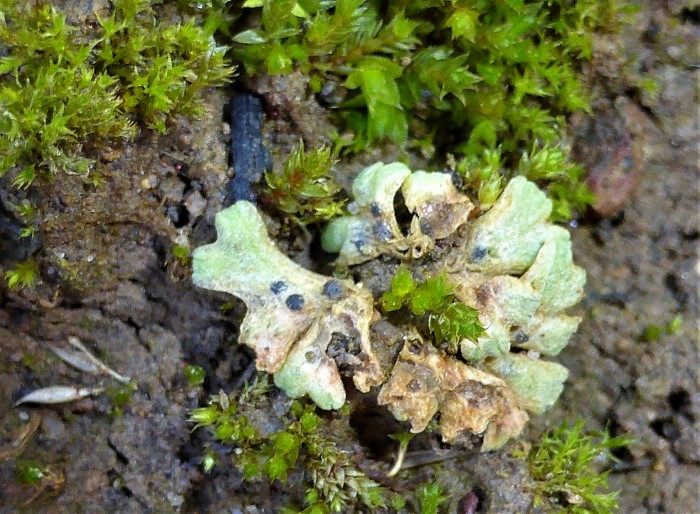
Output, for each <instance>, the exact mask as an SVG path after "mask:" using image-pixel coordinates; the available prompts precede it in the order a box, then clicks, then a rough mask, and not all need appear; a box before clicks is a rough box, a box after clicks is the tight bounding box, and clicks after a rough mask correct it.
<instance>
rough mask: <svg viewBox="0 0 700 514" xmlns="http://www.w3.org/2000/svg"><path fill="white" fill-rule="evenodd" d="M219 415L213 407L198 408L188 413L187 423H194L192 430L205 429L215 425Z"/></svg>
mask: <svg viewBox="0 0 700 514" xmlns="http://www.w3.org/2000/svg"><path fill="white" fill-rule="evenodd" d="M220 414H221V413H220V411H219V409H218V408H217V407H216V406H214V405H209V406H208V407H198V408H196V409H192V410H191V411H190V417H189V418H188V421H189V422H190V423H195V427H194V429H197V428H200V427H207V426H210V425H213V424H214V423H216V421H217V420H218V419H219V416H220ZM194 429H193V430H194Z"/></svg>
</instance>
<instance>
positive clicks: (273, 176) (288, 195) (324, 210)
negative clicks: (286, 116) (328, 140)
mask: <svg viewBox="0 0 700 514" xmlns="http://www.w3.org/2000/svg"><path fill="white" fill-rule="evenodd" d="M333 164H335V160H334V159H333V157H332V155H331V149H330V148H328V147H323V148H319V149H317V150H312V151H309V152H305V151H304V143H303V141H300V142H299V146H298V147H297V148H295V149H294V150H293V151H292V153H291V154H290V155H289V157H288V159H287V161H286V162H285V164H284V169H283V170H282V172H281V173H266V174H265V181H266V182H267V185H268V186H269V187H270V192H269V197H270V200H271V201H272V202H273V203H274V204H275V205H276V206H277V208H278V209H279V210H280V211H282V212H283V213H285V214H288V215H290V216H291V217H292V218H293V219H294V220H296V221H297V222H298V223H300V224H301V225H308V224H310V223H320V222H324V221H328V220H330V219H332V218H334V217H336V216H339V215H341V214H343V212H344V211H343V206H344V204H345V202H344V201H341V200H337V199H336V196H337V194H338V193H339V192H340V186H338V185H337V184H336V183H335V182H334V181H333V179H332V178H331V177H330V175H329V173H330V171H331V167H332V166H333Z"/></svg>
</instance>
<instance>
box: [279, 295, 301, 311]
mask: <svg viewBox="0 0 700 514" xmlns="http://www.w3.org/2000/svg"><path fill="white" fill-rule="evenodd" d="M284 303H285V304H286V305H287V307H288V308H289V310H292V311H300V310H301V309H303V308H304V297H303V296H301V295H300V294H290V295H289V296H288V297H287V299H286V300H285V301H284Z"/></svg>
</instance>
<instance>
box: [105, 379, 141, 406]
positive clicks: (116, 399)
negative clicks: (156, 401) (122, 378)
mask: <svg viewBox="0 0 700 514" xmlns="http://www.w3.org/2000/svg"><path fill="white" fill-rule="evenodd" d="M135 390H136V384H131V383H129V384H122V385H120V386H119V387H117V388H116V389H114V390H112V391H111V394H110V396H111V398H112V402H113V403H114V404H115V405H119V406H124V405H126V404H127V403H129V402H130V401H131V397H132V395H133V394H134V391H135Z"/></svg>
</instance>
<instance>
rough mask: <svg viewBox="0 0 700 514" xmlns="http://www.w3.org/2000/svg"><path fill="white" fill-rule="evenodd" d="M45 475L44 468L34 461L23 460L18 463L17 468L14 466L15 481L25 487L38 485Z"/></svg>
mask: <svg viewBox="0 0 700 514" xmlns="http://www.w3.org/2000/svg"><path fill="white" fill-rule="evenodd" d="M46 474H47V470H46V468H45V467H42V466H40V465H39V464H38V463H36V462H35V461H31V460H23V461H19V462H18V463H17V466H15V475H16V476H17V479H18V480H19V481H20V482H21V483H23V484H25V485H32V486H34V485H38V484H39V482H41V480H42V479H43V478H44V477H45V476H46Z"/></svg>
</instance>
